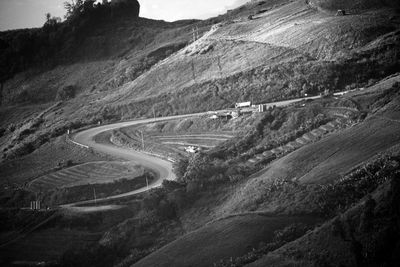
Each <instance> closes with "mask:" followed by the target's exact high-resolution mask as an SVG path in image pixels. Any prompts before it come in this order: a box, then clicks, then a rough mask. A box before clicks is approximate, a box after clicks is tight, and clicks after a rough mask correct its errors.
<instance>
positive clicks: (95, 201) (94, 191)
mask: <svg viewBox="0 0 400 267" xmlns="http://www.w3.org/2000/svg"><path fill="white" fill-rule="evenodd" d="M93 197H94V205H95V206H97V198H96V188H94V187H93Z"/></svg>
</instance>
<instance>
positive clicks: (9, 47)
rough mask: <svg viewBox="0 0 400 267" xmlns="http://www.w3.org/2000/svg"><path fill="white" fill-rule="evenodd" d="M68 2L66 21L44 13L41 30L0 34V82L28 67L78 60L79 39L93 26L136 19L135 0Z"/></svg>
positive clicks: (136, 8)
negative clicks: (122, 18) (125, 19)
mask: <svg viewBox="0 0 400 267" xmlns="http://www.w3.org/2000/svg"><path fill="white" fill-rule="evenodd" d="M94 2H95V1H93V0H86V1H83V0H71V1H70V2H66V3H65V8H66V10H67V14H66V20H65V21H64V22H62V21H61V18H59V17H52V16H51V14H50V13H47V14H45V17H46V22H45V23H44V25H43V27H42V28H36V29H21V30H13V31H5V32H0V83H2V82H4V81H6V80H7V79H9V78H11V77H13V76H14V75H15V74H16V73H18V72H21V71H24V70H27V69H29V68H32V67H35V68H39V69H40V68H51V67H54V66H55V65H56V64H61V63H69V62H70V61H73V60H76V58H77V57H78V58H79V53H78V52H79V50H80V48H79V47H80V45H81V42H82V40H83V39H84V38H85V37H87V36H88V34H89V33H90V32H92V31H93V30H94V29H95V28H96V27H99V26H101V24H104V23H108V22H110V21H111V20H112V19H114V18H119V17H121V16H129V17H134V18H135V17H138V16H139V9H140V5H139V3H138V2H137V1H136V0H126V1H114V2H110V3H109V2H107V1H104V3H103V4H100V3H99V4H95V3H94Z"/></svg>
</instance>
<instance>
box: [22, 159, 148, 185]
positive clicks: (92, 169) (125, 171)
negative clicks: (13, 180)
mask: <svg viewBox="0 0 400 267" xmlns="http://www.w3.org/2000/svg"><path fill="white" fill-rule="evenodd" d="M143 172H144V169H143V167H140V166H137V165H134V164H132V163H130V162H91V163H86V164H82V165H78V166H74V167H71V168H67V169H63V170H60V171H57V172H54V173H50V174H47V175H44V176H41V177H39V178H38V179H35V180H33V181H32V182H30V184H29V189H30V190H32V191H35V192H39V191H46V190H51V189H54V188H63V187H72V186H78V185H85V184H100V183H110V182H113V181H116V180H120V179H133V178H135V177H138V176H140V175H142V174H143Z"/></svg>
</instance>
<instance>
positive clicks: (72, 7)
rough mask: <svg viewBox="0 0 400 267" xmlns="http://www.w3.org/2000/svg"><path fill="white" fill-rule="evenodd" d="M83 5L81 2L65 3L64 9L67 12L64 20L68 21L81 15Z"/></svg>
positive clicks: (76, 0)
mask: <svg viewBox="0 0 400 267" xmlns="http://www.w3.org/2000/svg"><path fill="white" fill-rule="evenodd" d="M83 4H84V2H83V0H70V2H68V1H65V2H64V8H65V10H66V11H67V14H65V18H66V19H68V18H70V17H72V16H75V15H78V14H79V13H81V12H82V9H83Z"/></svg>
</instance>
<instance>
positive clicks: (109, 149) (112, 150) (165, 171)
mask: <svg viewBox="0 0 400 267" xmlns="http://www.w3.org/2000/svg"><path fill="white" fill-rule="evenodd" d="M320 97H321V96H313V97H304V98H297V99H291V100H286V101H279V102H273V103H267V104H266V105H267V106H268V107H270V106H287V105H290V104H293V103H296V102H299V101H302V100H307V99H317V98H320ZM215 112H217V111H215ZM219 112H226V110H223V111H219ZM210 113H213V112H202V113H193V114H186V115H177V116H169V117H162V118H155V119H140V120H134V121H127V122H119V123H114V124H109V125H103V126H99V127H95V128H91V129H88V130H84V131H81V132H78V133H76V134H75V135H74V136H73V140H74V142H76V143H78V144H81V145H84V146H88V147H90V148H92V149H94V150H96V151H98V152H101V153H104V154H107V155H111V156H113V157H117V158H120V159H122V160H126V161H132V162H135V164H140V165H142V166H144V167H145V168H148V169H151V170H153V171H155V172H156V173H157V177H156V179H155V180H154V181H152V182H151V183H150V184H149V186H148V187H143V188H140V189H137V190H134V191H130V192H127V193H124V194H119V195H115V196H110V197H106V198H101V199H97V200H96V201H97V203H99V202H103V201H107V200H115V199H120V198H124V197H127V196H132V195H136V194H139V193H142V192H145V191H147V190H150V189H152V188H156V187H159V186H161V184H162V182H163V180H165V179H167V180H174V179H176V176H175V174H174V173H173V171H172V163H171V162H169V161H167V160H164V159H161V158H158V157H155V156H152V155H149V154H146V153H143V152H139V151H135V150H132V149H128V148H123V147H117V146H115V145H113V144H111V143H98V142H96V141H95V137H96V136H97V135H99V134H101V133H104V132H107V131H112V130H115V129H119V128H123V127H128V126H134V125H139V124H146V123H153V122H160V121H167V120H174V119H182V118H187V117H195V116H202V115H206V114H210ZM91 204H96V203H95V200H87V201H81V202H76V203H71V204H65V205H62V206H61V207H62V208H69V209H76V210H80V211H85V210H86V211H92V210H93V209H96V210H97V208H98V209H101V208H103V209H106V206H103V207H96V208H94V207H78V206H80V205H89V206H90V205H91ZM113 207H115V206H112V205H110V206H109V208H113Z"/></svg>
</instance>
